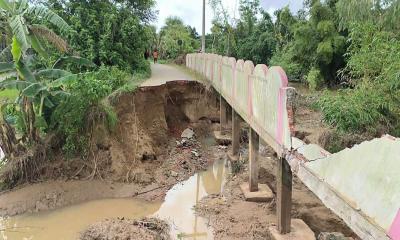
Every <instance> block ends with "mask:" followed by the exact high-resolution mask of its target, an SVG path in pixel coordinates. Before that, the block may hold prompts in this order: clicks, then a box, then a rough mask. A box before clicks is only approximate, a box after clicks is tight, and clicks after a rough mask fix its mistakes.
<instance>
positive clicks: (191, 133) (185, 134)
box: [181, 128, 194, 139]
mask: <svg viewBox="0 0 400 240" xmlns="http://www.w3.org/2000/svg"><path fill="white" fill-rule="evenodd" d="M181 138H186V139H193V138H194V131H193V130H192V129H190V128H186V129H185V130H184V131H183V132H182V134H181Z"/></svg>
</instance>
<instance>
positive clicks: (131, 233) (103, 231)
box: [80, 218, 171, 240]
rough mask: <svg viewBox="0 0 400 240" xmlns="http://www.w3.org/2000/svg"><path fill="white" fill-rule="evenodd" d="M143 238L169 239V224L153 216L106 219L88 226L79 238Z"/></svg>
mask: <svg viewBox="0 0 400 240" xmlns="http://www.w3.org/2000/svg"><path fill="white" fill-rule="evenodd" d="M97 239H143V240H169V239H171V238H170V236H169V225H168V224H167V223H166V222H164V221H161V220H158V219H155V218H144V219H141V220H131V219H119V218H117V219H107V220H104V221H102V222H99V223H95V224H93V225H91V226H89V227H88V229H86V230H85V231H84V232H83V233H82V234H81V236H80V240H97Z"/></svg>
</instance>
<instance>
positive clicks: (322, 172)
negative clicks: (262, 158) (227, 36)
mask: <svg viewBox="0 0 400 240" xmlns="http://www.w3.org/2000/svg"><path fill="white" fill-rule="evenodd" d="M186 66H187V67H188V68H190V69H192V70H194V71H196V72H198V73H200V74H202V75H203V76H205V77H206V78H207V80H208V81H209V83H210V84H211V85H212V86H213V87H214V89H215V90H216V91H217V92H218V93H219V94H220V108H221V109H220V113H221V119H220V120H221V133H223V132H224V131H225V129H226V122H227V114H226V113H227V108H232V137H231V138H232V152H231V153H230V155H231V158H232V159H235V158H237V154H238V150H239V131H240V129H239V128H240V121H241V120H244V121H246V122H247V123H248V124H249V125H250V127H251V130H250V136H249V139H250V144H249V172H250V174H249V182H248V183H247V186H244V187H243V188H242V190H243V192H244V194H245V195H247V196H248V198H249V199H251V198H253V199H255V200H260V199H266V198H268V197H269V196H270V195H271V194H272V193H271V192H270V190H269V189H265V187H263V186H260V185H259V184H258V146H259V139H260V138H261V139H263V140H264V141H265V142H266V143H267V144H268V145H269V146H271V147H272V148H273V149H274V151H275V152H276V153H277V155H278V157H279V162H278V173H277V177H278V179H277V196H276V201H277V227H276V229H275V228H274V229H270V230H271V232H272V234H273V236H274V237H275V239H315V238H314V236H313V234H311V235H310V234H309V232H310V231H308V227H307V226H306V225H305V223H304V222H302V221H300V220H297V219H295V220H292V219H291V209H292V176H293V175H292V174H293V173H294V174H297V176H298V177H299V178H300V179H301V180H302V181H303V183H304V184H305V185H306V186H307V187H308V188H309V189H310V190H311V191H312V192H314V194H315V195H316V196H318V197H319V198H320V199H321V201H322V202H323V203H324V204H325V205H326V206H327V207H328V208H330V209H331V210H333V212H335V213H336V214H337V215H338V216H339V217H341V218H342V219H343V220H344V221H345V222H346V223H347V224H348V226H349V227H350V228H351V229H352V230H353V231H354V232H355V233H356V234H357V235H358V236H359V237H360V238H361V239H368V240H369V239H371V240H378V239H379V240H381V239H383V240H384V239H393V240H400V174H399V173H400V139H396V138H393V137H391V136H383V137H382V138H380V139H375V140H373V141H370V142H364V143H361V144H360V145H357V146H354V147H353V148H352V149H346V150H343V151H341V152H339V153H336V154H330V153H329V152H327V151H326V150H324V149H322V148H321V147H319V146H317V145H314V144H311V145H307V144H305V143H304V142H302V141H301V140H299V139H297V138H295V137H294V131H295V117H294V113H293V101H294V96H295V89H293V88H289V87H288V79H287V76H286V74H285V72H284V70H283V69H282V68H281V67H271V68H268V67H267V66H266V65H263V64H260V65H257V66H254V64H253V63H252V62H251V61H243V60H238V61H237V60H236V59H234V58H229V57H223V56H219V55H215V54H188V55H187V58H186Z"/></svg>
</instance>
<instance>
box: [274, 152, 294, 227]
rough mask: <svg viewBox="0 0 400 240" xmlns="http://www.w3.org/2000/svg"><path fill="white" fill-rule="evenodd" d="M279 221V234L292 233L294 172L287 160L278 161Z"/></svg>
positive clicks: (281, 158) (280, 159)
mask: <svg viewBox="0 0 400 240" xmlns="http://www.w3.org/2000/svg"><path fill="white" fill-rule="evenodd" d="M276 210H277V215H278V216H277V217H278V218H277V219H278V224H277V227H278V232H279V233H280V234H287V233H289V232H290V225H291V218H290V213H291V210H292V170H291V169H290V165H289V163H288V162H287V161H286V159H285V158H283V157H280V158H279V160H278V173H277V206H276Z"/></svg>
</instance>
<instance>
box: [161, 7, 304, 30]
mask: <svg viewBox="0 0 400 240" xmlns="http://www.w3.org/2000/svg"><path fill="white" fill-rule="evenodd" d="M239 1H240V0H222V2H223V4H224V7H226V8H227V9H228V11H229V14H230V15H231V16H232V17H233V16H236V17H237V18H238V17H239V12H238V4H239ZM287 4H289V6H290V7H291V9H292V11H294V12H295V11H297V10H298V9H299V8H300V7H301V6H302V0H272V1H271V0H262V1H261V5H262V7H263V8H264V9H266V10H267V11H268V13H270V14H273V12H274V11H275V10H276V9H278V8H281V7H283V6H285V5H287ZM202 5H203V1H202V0H157V10H158V11H159V15H158V19H157V22H156V23H155V24H156V26H157V28H158V29H160V28H161V27H162V26H163V25H164V23H165V19H166V18H167V17H169V16H177V17H180V18H181V19H182V20H183V21H184V23H185V24H186V25H190V26H193V27H195V28H196V30H197V32H198V33H199V34H201V27H202ZM235 8H236V13H235ZM212 19H213V11H212V9H211V8H210V6H209V5H208V0H206V32H207V33H209V32H210V29H211V22H212Z"/></svg>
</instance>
